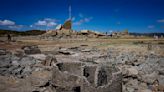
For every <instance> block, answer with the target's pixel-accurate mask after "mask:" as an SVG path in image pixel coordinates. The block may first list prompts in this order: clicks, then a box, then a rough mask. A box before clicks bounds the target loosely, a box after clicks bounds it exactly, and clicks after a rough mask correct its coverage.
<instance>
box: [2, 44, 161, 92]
mask: <svg viewBox="0 0 164 92" xmlns="http://www.w3.org/2000/svg"><path fill="white" fill-rule="evenodd" d="M86 47H87V45H86V46H77V47H76V46H75V47H68V48H66V47H60V48H57V49H55V50H51V51H47V52H46V51H42V50H41V49H40V47H39V46H37V45H28V46H22V47H21V49H16V50H15V51H10V50H8V49H0V92H164V56H163V55H158V54H156V53H154V52H153V51H144V50H143V51H142V50H140V51H139V50H138V51H137V50H127V49H118V48H114V47H113V48H112V47H111V48H108V49H106V50H101V49H96V48H93V47H92V48H91V47H87V48H86ZM161 50H163V47H162V49H161Z"/></svg>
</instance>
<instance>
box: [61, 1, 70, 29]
mask: <svg viewBox="0 0 164 92" xmlns="http://www.w3.org/2000/svg"><path fill="white" fill-rule="evenodd" d="M68 1H69V2H68V3H69V6H68V19H67V20H66V21H65V23H64V25H63V28H64V29H72V7H71V0H68Z"/></svg>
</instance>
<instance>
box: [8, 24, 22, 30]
mask: <svg viewBox="0 0 164 92" xmlns="http://www.w3.org/2000/svg"><path fill="white" fill-rule="evenodd" d="M22 27H23V25H10V26H8V28H11V29H21V28H22Z"/></svg>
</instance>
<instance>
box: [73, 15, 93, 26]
mask: <svg viewBox="0 0 164 92" xmlns="http://www.w3.org/2000/svg"><path fill="white" fill-rule="evenodd" d="M92 19H93V18H92V17H88V18H83V19H80V20H79V21H76V22H74V23H73V24H74V25H81V24H83V23H88V22H90V21H91V20H92Z"/></svg>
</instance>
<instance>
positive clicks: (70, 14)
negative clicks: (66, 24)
mask: <svg viewBox="0 0 164 92" xmlns="http://www.w3.org/2000/svg"><path fill="white" fill-rule="evenodd" d="M69 19H71V20H72V7H71V5H69Z"/></svg>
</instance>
